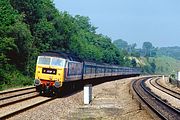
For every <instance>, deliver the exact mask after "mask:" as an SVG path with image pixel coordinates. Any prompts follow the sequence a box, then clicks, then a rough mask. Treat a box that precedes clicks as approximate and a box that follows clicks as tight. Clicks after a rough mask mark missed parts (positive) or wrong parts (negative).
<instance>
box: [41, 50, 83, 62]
mask: <svg viewBox="0 0 180 120" xmlns="http://www.w3.org/2000/svg"><path fill="white" fill-rule="evenodd" d="M40 56H52V57H60V58H64V59H68V60H70V61H77V62H83V61H82V60H81V59H80V58H78V57H77V56H75V55H72V54H70V53H64V52H59V51H46V52H43V53H41V54H40Z"/></svg>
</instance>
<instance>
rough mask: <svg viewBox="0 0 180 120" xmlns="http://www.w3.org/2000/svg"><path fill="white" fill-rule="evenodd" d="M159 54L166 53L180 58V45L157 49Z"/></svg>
mask: <svg viewBox="0 0 180 120" xmlns="http://www.w3.org/2000/svg"><path fill="white" fill-rule="evenodd" d="M157 54H158V55H165V56H169V57H173V58H175V59H177V60H180V47H178V46H175V47H161V48H159V49H158V51H157Z"/></svg>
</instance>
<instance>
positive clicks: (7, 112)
mask: <svg viewBox="0 0 180 120" xmlns="http://www.w3.org/2000/svg"><path fill="white" fill-rule="evenodd" d="M53 99H55V97H53V98H48V97H42V96H39V94H38V93H37V92H36V90H35V87H28V88H22V89H16V90H11V91H6V92H0V108H1V109H0V120H3V119H7V118H9V117H11V116H13V115H16V114H19V113H21V112H23V111H25V110H28V109H31V108H33V107H36V106H38V105H41V104H43V103H46V102H49V101H51V100H53Z"/></svg>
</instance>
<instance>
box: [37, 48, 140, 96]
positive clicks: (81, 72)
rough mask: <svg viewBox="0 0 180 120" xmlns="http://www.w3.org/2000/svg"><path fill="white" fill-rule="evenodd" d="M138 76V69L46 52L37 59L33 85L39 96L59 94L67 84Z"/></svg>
mask: <svg viewBox="0 0 180 120" xmlns="http://www.w3.org/2000/svg"><path fill="white" fill-rule="evenodd" d="M140 74H141V70H140V69H139V68H133V67H121V66H117V65H109V64H105V63H102V64H99V63H95V62H87V61H84V60H82V59H80V58H78V57H77V56H75V55H72V54H70V53H64V52H58V51H46V52H43V53H41V54H40V55H39V56H38V58H37V63H36V71H35V80H34V85H35V86H36V90H37V91H38V92H40V93H41V94H43V93H47V92H50V93H57V94H59V92H61V89H60V88H61V87H62V86H63V85H64V84H65V83H68V82H76V81H82V80H90V79H96V78H103V77H111V76H121V75H140Z"/></svg>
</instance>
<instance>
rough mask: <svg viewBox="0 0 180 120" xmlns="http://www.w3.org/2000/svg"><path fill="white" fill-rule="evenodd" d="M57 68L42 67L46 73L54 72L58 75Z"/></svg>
mask: <svg viewBox="0 0 180 120" xmlns="http://www.w3.org/2000/svg"><path fill="white" fill-rule="evenodd" d="M56 72H57V70H56V69H50V68H43V69H42V73H46V74H54V75H56Z"/></svg>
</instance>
